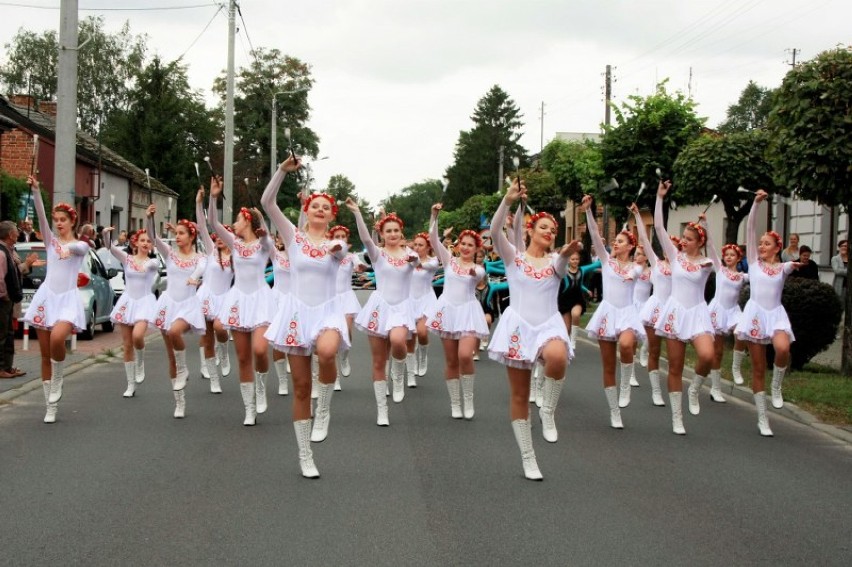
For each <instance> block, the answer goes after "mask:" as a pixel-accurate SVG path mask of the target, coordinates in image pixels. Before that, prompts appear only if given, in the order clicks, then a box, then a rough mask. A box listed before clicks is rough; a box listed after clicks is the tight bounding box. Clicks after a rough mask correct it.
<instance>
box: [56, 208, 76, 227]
mask: <svg viewBox="0 0 852 567" xmlns="http://www.w3.org/2000/svg"><path fill="white" fill-rule="evenodd" d="M53 212H54V213H60V212H62V213H65V214H66V215H68V216H69V217H71V224H77V210H76V209H75V208H74V207H72V206H71V205H69V204H68V203H58V204H57V205H56V206H54V207H53Z"/></svg>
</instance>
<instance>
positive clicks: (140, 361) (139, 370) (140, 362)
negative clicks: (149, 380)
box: [134, 348, 145, 384]
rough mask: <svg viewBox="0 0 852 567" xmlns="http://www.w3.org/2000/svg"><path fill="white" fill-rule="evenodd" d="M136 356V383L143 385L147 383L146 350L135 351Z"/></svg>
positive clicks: (138, 349)
mask: <svg viewBox="0 0 852 567" xmlns="http://www.w3.org/2000/svg"><path fill="white" fill-rule="evenodd" d="M134 354H135V355H136V361H135V362H136V383H137V384H141V383H142V382H144V381H145V349H144V348H137V349H134Z"/></svg>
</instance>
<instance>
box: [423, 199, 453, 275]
mask: <svg viewBox="0 0 852 567" xmlns="http://www.w3.org/2000/svg"><path fill="white" fill-rule="evenodd" d="M440 210H441V204H440V203H436V204H434V205H432V216H431V217H430V219H429V244H431V245H432V250H434V251H435V256H437V257H438V260H440V261H441V264H443V265H444V266H449V265H450V260H452V259H453V255H452V254H450V251H449V250H447V248H446V247H445V246H444V243H443V242H441V237H440V236H438V212H439V211H440Z"/></svg>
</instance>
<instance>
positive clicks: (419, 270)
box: [411, 256, 441, 319]
mask: <svg viewBox="0 0 852 567" xmlns="http://www.w3.org/2000/svg"><path fill="white" fill-rule="evenodd" d="M440 267H441V264H440V263H439V262H438V259H437V258H436V257H434V256H432V257H430V258H429V259H428V260H426V262H421V263H420V264H419V265H418V266H417V267H416V268H414V274H413V275H412V276H411V309H412V311H413V312H414V318H415V319H421V318H423V317H426V314H427V313H432V312H434V310H435V304H436V303H437V302H438V296H437V295H435V288H434V287H432V280H433V279H434V277H435V272H437V271H438V268H440Z"/></svg>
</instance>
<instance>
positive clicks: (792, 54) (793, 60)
mask: <svg viewBox="0 0 852 567" xmlns="http://www.w3.org/2000/svg"><path fill="white" fill-rule="evenodd" d="M786 51H787V52H788V53H790V59H791V60H790V61H785V62H784V63H786V64H787V65H789V66H790V67H795V66H796V55H798V54H799V53H801V52H802V50H801V49H799V48H797V47H793V48H792V49H787V50H786Z"/></svg>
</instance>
